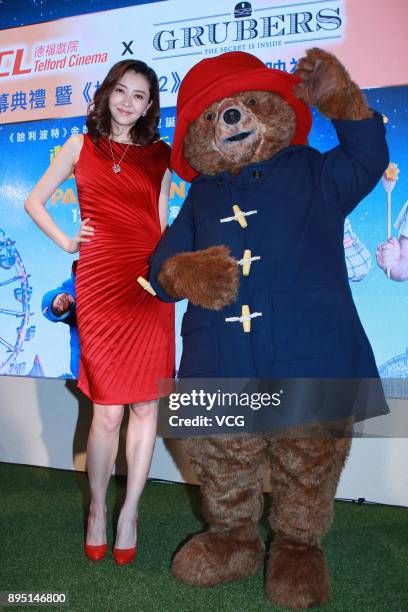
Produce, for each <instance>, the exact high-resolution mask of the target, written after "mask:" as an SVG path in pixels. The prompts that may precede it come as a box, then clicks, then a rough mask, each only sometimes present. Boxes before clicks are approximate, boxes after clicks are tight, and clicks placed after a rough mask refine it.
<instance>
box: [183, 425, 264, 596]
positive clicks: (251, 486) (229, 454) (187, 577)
mask: <svg viewBox="0 0 408 612" xmlns="http://www.w3.org/2000/svg"><path fill="white" fill-rule="evenodd" d="M184 448H185V450H186V452H187V454H188V455H189V456H190V458H191V459H192V462H193V465H194V467H195V468H196V470H197V475H198V478H199V480H200V483H201V494H202V498H203V514H204V518H205V520H206V521H207V523H208V525H209V530H208V531H207V532H205V533H200V534H197V535H195V536H194V537H193V538H192V539H191V540H189V541H188V542H187V543H186V544H185V545H184V546H183V547H182V548H181V550H179V551H178V553H177V554H176V555H175V557H174V560H173V567H172V570H173V574H174V576H175V577H176V578H177V579H178V580H181V581H182V582H185V583H187V584H190V585H195V586H214V585H216V584H221V583H223V582H229V581H231V580H238V579H240V578H244V577H246V576H250V575H251V574H253V573H254V572H255V571H256V570H257V569H258V567H259V565H260V563H261V562H262V560H263V557H264V543H263V542H262V540H261V539H260V537H259V536H258V533H257V530H256V524H257V521H258V520H259V518H260V516H261V513H262V509H263V493H262V490H263V486H262V485H263V463H264V459H265V449H266V442H265V440H264V439H263V438H262V437H261V436H256V435H229V436H215V437H212V438H190V439H186V440H184Z"/></svg>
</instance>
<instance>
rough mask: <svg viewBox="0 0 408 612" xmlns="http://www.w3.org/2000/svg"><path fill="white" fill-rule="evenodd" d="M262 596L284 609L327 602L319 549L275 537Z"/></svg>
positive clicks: (327, 589) (326, 573) (326, 582)
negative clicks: (264, 593) (265, 595)
mask: <svg viewBox="0 0 408 612" xmlns="http://www.w3.org/2000/svg"><path fill="white" fill-rule="evenodd" d="M265 590H266V594H267V596H268V597H269V599H270V600H271V601H272V602H273V603H275V604H277V605H279V606H282V607H284V608H295V609H298V608H311V607H312V606H315V605H320V604H324V603H326V602H327V601H328V600H329V599H330V594H331V589H330V578H329V571H328V569H327V563H326V558H325V556H324V552H323V550H322V549H321V548H320V546H317V545H311V544H304V543H302V542H298V541H296V540H291V539H290V538H286V537H282V536H277V537H276V538H275V540H274V541H273V542H272V545H271V549H270V556H269V561H268V569H267V573H266V585H265Z"/></svg>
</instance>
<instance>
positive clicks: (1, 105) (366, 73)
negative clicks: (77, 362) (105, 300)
mask: <svg viewBox="0 0 408 612" xmlns="http://www.w3.org/2000/svg"><path fill="white" fill-rule="evenodd" d="M243 5H245V6H243ZM405 11H406V9H405V2H404V0H401V1H398V0H395V2H393V3H392V10H384V4H383V2H380V0H372V2H370V5H369V8H367V7H366V6H364V3H360V2H353V1H352V0H339V1H335V0H321V1H320V0H319V1H311V2H299V3H296V2H293V3H290V4H286V3H281V2H276V1H275V2H274V1H272V0H269V1H262V0H258V1H257V2H252V3H238V4H237V3H230V2H226V1H224V0H217V1H215V0H208V1H207V2H206V3H205V4H202V3H197V4H192V3H191V2H186V1H185V0H169V1H168V2H160V3H153V4H147V5H138V6H133V7H128V8H122V9H117V10H113V11H104V12H100V13H94V14H88V15H81V16H78V17H70V18H66V19H61V20H57V21H54V22H48V23H42V24H37V25H31V26H26V27H21V28H13V29H10V30H2V37H1V46H0V123H1V125H0V173H1V176H2V181H1V184H0V203H1V210H2V212H1V219H0V374H13V375H22V376H44V377H52V378H58V377H62V378H69V377H71V376H72V374H71V373H70V369H69V362H70V355H69V331H68V327H67V326H66V325H63V324H61V323H57V324H55V323H51V322H49V321H48V320H46V319H45V318H44V317H43V315H42V312H41V300H42V296H43V295H44V293H46V292H47V291H48V290H50V289H53V288H54V287H58V286H59V285H61V283H62V282H63V281H64V280H65V279H67V278H68V277H69V275H70V270H71V262H72V260H73V259H75V257H71V256H69V255H67V254H66V253H64V252H63V251H62V250H60V249H58V248H57V247H56V246H55V245H54V244H53V243H52V242H51V241H50V240H49V239H48V238H46V237H45V236H44V235H43V234H42V233H41V232H40V231H39V230H38V228H37V227H36V226H35V225H34V224H33V222H32V220H31V219H30V218H29V217H28V215H26V213H25V212H24V209H23V203H24V200H25V198H26V197H27V195H28V193H29V192H30V190H31V189H32V188H33V186H34V185H35V183H36V182H37V181H38V179H39V178H40V176H41V175H42V174H43V172H44V171H45V170H46V168H47V166H48V164H49V163H50V161H52V159H53V158H54V157H55V156H56V155H57V154H58V151H59V149H60V148H61V146H62V144H63V143H64V141H65V140H66V139H67V138H68V137H69V136H70V135H71V134H77V133H85V132H86V126H85V120H86V119H85V115H86V109H87V105H88V103H89V102H90V100H91V98H92V96H93V94H94V92H95V91H96V90H97V88H98V87H99V86H100V83H101V81H102V80H103V78H104V76H105V75H106V73H107V71H108V69H109V68H110V67H111V66H112V65H113V64H114V63H115V62H116V61H119V60H121V59H130V58H138V59H142V60H144V61H146V62H147V63H149V64H150V65H152V66H153V68H154V69H155V70H156V72H157V74H158V76H159V79H160V90H161V105H162V117H161V126H160V133H161V136H162V137H163V138H164V139H165V140H166V141H168V142H169V144H171V142H172V138H173V133H174V126H175V121H176V117H175V105H176V99H177V92H178V89H179V86H180V83H181V80H182V79H183V77H184V75H185V74H186V72H187V71H188V70H189V69H190V68H191V67H192V66H193V65H194V64H195V63H196V62H198V61H200V60H201V59H204V58H206V57H213V56H215V55H218V54H220V53H223V52H226V51H237V50H241V51H248V52H250V53H253V54H255V55H257V56H258V57H259V58H260V59H262V60H263V61H264V62H265V64H266V65H267V66H269V67H274V68H279V69H281V70H285V71H287V72H293V71H294V70H295V68H296V63H297V61H298V59H299V58H300V57H301V56H302V55H303V54H304V52H305V50H306V49H308V48H310V47H313V46H319V47H322V48H324V49H326V50H328V51H331V52H333V53H335V54H336V55H337V56H338V57H339V59H340V60H342V61H343V62H344V63H345V64H346V66H347V67H348V69H349V70H350V72H351V74H352V76H353V78H354V79H355V80H356V81H357V82H358V83H359V84H360V86H362V87H364V88H365V92H366V95H367V98H368V101H369V103H370V106H371V107H372V108H374V109H376V110H378V111H379V112H381V113H382V114H383V116H384V121H385V123H386V126H387V134H388V143H389V148H390V155H391V161H392V162H394V163H396V164H397V165H398V168H399V170H400V172H399V175H398V179H397V180H396V181H395V184H394V185H393V187H394V188H393V190H392V200H391V205H392V222H393V223H394V222H395V221H396V219H397V217H398V214H399V212H400V210H401V209H402V207H403V206H404V204H405V202H406V200H407V199H408V155H407V152H406V146H404V145H405V143H406V142H407V141H408V113H407V86H406V75H407V74H408V53H407V52H406V40H405V38H404V32H403V28H402V27H401V24H402V22H403V17H404V13H405ZM118 32H119V33H120V34H118ZM336 142H337V140H336V135H335V131H334V129H333V127H332V125H331V123H330V122H329V121H327V120H326V119H325V118H323V117H321V116H320V115H319V114H318V113H316V112H315V111H314V112H313V128H312V131H311V134H310V144H311V145H312V146H315V147H316V148H317V149H319V150H320V151H325V150H327V149H330V148H332V147H333V146H335V144H336ZM385 187H386V185H385V184H384V183H383V182H382V181H380V182H379V184H378V185H377V186H376V188H375V189H374V190H373V191H372V192H371V193H370V194H369V195H368V196H367V197H366V198H365V199H364V200H363V202H362V203H361V204H360V205H359V206H358V207H357V209H356V210H355V211H354V212H353V213H352V214H351V215H350V217H349V218H348V220H347V222H346V226H345V234H344V248H345V258H346V262H347V267H348V272H349V280H350V282H351V287H352V291H353V295H354V298H355V302H356V305H357V309H358V312H359V315H360V317H361V320H362V323H363V325H364V327H365V330H366V332H367V335H368V337H369V339H370V341H371V343H372V346H373V349H374V353H375V356H376V361H377V365H378V367H379V369H380V374H381V376H382V378H383V379H384V385H385V389H386V393H387V395H388V396H389V397H407V396H408V394H407V380H406V379H407V378H408V348H407V346H408V341H407V339H408V333H407V332H408V323H407V306H408V292H407V289H408V282H406V283H395V282H393V281H390V280H388V279H387V278H386V276H385V275H384V273H383V272H382V271H381V270H380V269H379V268H378V267H377V265H376V261H375V250H376V247H377V245H378V244H379V243H380V242H382V241H384V240H386V238H387V192H386V189H385ZM188 188H189V185H188V183H186V182H185V181H182V180H181V179H180V178H179V177H177V176H176V175H174V176H173V183H172V187H171V199H170V206H169V221H170V223H171V222H172V221H173V220H174V219H175V218H176V216H177V214H178V212H179V210H180V207H181V205H182V203H183V201H184V199H185V197H186V195H187V192H188ZM47 207H48V210H49V211H50V213H51V215H52V216H53V218H54V219H55V220H56V222H57V223H58V224H59V225H60V227H61V228H62V230H63V231H64V232H66V233H67V234H69V235H71V236H72V235H74V234H75V233H76V231H77V230H78V227H79V221H80V219H79V207H78V200H77V192H76V187H75V180H74V177H73V176H71V177H70V178H69V179H68V180H67V181H65V183H64V184H63V185H61V186H60V188H58V189H57V190H56V191H55V193H54V194H53V195H52V197H51V198H50V200H49V202H48V203H47ZM394 235H395V236H397V235H398V232H397V230H395V229H394ZM118 248H120V246H118ZM114 255H115V254H114V253H112V256H113V257H114ZM129 282H135V279H132V278H130V279H129ZM185 306H186V305H185V303H180V304H178V305H177V309H176V323H177V331H179V329H180V322H181V317H182V314H183V313H184V310H185ZM180 350H181V339H180V336H179V334H177V353H178V356H179V355H180Z"/></svg>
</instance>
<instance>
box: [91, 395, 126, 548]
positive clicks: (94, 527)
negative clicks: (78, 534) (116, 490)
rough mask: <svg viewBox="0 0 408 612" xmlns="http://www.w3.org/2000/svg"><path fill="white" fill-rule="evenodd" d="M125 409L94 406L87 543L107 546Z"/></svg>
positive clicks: (115, 406)
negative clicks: (110, 491) (110, 489)
mask: <svg viewBox="0 0 408 612" xmlns="http://www.w3.org/2000/svg"><path fill="white" fill-rule="evenodd" d="M122 417H123V406H122V405H114V406H105V405H102V404H94V409H93V419H92V425H91V430H90V432H89V437H88V445H87V450H86V458H87V469H88V477H89V486H90V489H91V505H90V508H89V518H90V520H89V522H88V531H87V544H91V545H95V546H97V545H99V544H105V543H106V491H107V489H108V484H109V480H110V477H111V475H112V469H113V464H114V461H115V458H116V455H117V452H118V444H119V430H120V424H121V422H122Z"/></svg>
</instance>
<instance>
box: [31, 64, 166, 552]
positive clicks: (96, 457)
mask: <svg viewBox="0 0 408 612" xmlns="http://www.w3.org/2000/svg"><path fill="white" fill-rule="evenodd" d="M159 112H160V110H159V88H158V81H157V77H156V74H155V73H154V71H153V70H152V69H151V68H149V67H148V66H147V65H146V64H145V63H144V62H140V61H137V60H126V61H122V62H118V63H117V64H115V65H114V66H113V67H112V68H111V70H110V71H109V73H108V75H107V76H106V78H105V80H104V82H103V83H102V85H101V87H100V88H99V90H98V91H97V93H96V94H95V96H94V100H93V103H92V105H91V109H90V113H89V115H88V120H87V127H88V134H87V135H85V136H82V135H75V136H72V137H71V138H70V139H69V140H68V141H67V142H66V143H65V145H64V146H63V147H62V149H61V151H60V153H59V155H58V156H57V158H56V159H55V161H54V163H53V164H52V165H51V166H50V167H49V168H48V170H47V172H46V173H45V174H44V176H43V177H42V178H41V180H40V181H39V183H38V184H37V185H36V187H35V188H34V190H33V191H32V192H31V194H30V195H29V197H28V199H27V201H26V203H25V209H26V211H27V212H28V214H30V215H31V217H32V218H33V219H34V221H35V222H36V223H37V225H38V226H39V227H40V228H41V230H42V231H43V232H45V234H47V236H49V237H50V238H51V239H52V240H53V241H54V242H55V243H56V244H57V245H58V246H60V247H61V248H62V249H64V250H65V251H67V252H68V253H75V252H77V251H78V250H79V249H80V257H79V262H78V267H77V276H76V295H77V320H78V331H79V338H80V348H81V362H80V369H79V377H78V386H79V388H80V389H81V390H82V391H83V392H84V393H85V394H86V395H87V396H88V397H89V398H91V399H92V401H93V402H94V410H93V420H92V426H91V430H90V434H89V439H88V446H87V469H88V475H89V482H90V489H91V504H90V508H89V517H88V529H87V538H86V544H85V552H86V554H87V555H88V557H89V558H90V559H92V560H99V559H103V557H104V556H105V555H106V551H107V544H106V522H107V521H106V491H107V487H108V484H109V480H110V476H111V474H112V469H113V464H114V461H115V458H116V454H117V449H118V440H119V429H120V424H121V421H122V417H123V414H124V405H126V404H129V425H128V430H127V437H126V458H127V465H128V478H127V488H126V498H125V502H124V505H123V507H122V509H121V512H120V515H119V521H118V526H117V535H116V542H115V546H114V550H113V553H114V557H115V560H116V562H117V563H119V564H124V563H128V562H129V561H131V560H133V559H134V557H135V554H136V539H137V513H138V504H139V499H140V496H141V493H142V491H143V488H144V485H145V482H146V479H147V475H148V472H149V467H150V463H151V458H152V454H153V448H154V441H155V437H156V423H157V403H158V402H157V400H158V398H159V397H160V391H159V390H158V384H159V382H160V379H166V378H171V377H172V376H173V370H174V310H173V306H172V305H169V304H165V303H163V302H160V301H159V300H158V299H157V298H156V297H154V296H152V295H150V294H149V293H148V292H147V291H145V290H144V289H143V288H142V287H141V285H140V284H138V283H137V282H136V279H137V278H138V277H139V276H142V277H146V276H147V274H148V258H149V256H150V255H151V253H152V252H153V251H154V249H155V247H156V245H157V243H158V241H159V240H160V237H161V234H162V232H163V231H164V229H165V227H166V225H167V204H168V196H169V190H170V182H171V173H170V170H169V156H170V149H169V147H168V146H167V145H166V144H165V143H164V142H163V141H162V140H160V139H159V135H158V132H157V125H158V121H159ZM72 172H74V173H75V177H76V183H77V190H78V199H79V204H80V210H81V219H83V221H82V222H81V226H80V230H79V232H78V234H77V235H76V236H75V237H74V238H73V239H70V238H69V237H68V236H66V235H65V234H64V233H63V232H62V231H61V230H60V229H59V228H58V227H57V225H56V224H55V223H54V221H53V220H52V218H51V216H50V215H49V214H48V212H47V210H46V208H45V204H46V202H47V200H48V199H49V198H50V196H51V195H52V193H53V192H54V191H55V189H56V188H57V187H58V186H59V185H60V184H61V183H62V182H63V181H64V180H65V179H66V178H68V176H70V175H71V174H72Z"/></svg>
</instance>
